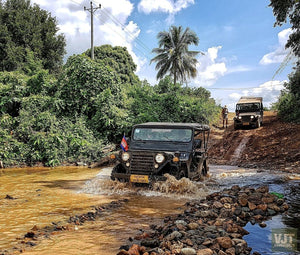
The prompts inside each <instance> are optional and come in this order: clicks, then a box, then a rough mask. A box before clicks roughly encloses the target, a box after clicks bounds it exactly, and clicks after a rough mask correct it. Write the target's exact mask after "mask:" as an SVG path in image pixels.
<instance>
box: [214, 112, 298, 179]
mask: <svg viewBox="0 0 300 255" xmlns="http://www.w3.org/2000/svg"><path fill="white" fill-rule="evenodd" d="M233 116H234V115H233V113H231V114H230V115H229V127H228V128H227V129H223V128H220V127H221V126H222V125H221V124H220V125H219V126H220V127H212V130H211V135H210V138H211V139H210V143H209V157H210V163H211V164H229V165H238V166H244V167H259V168H264V169H276V170H282V171H286V172H291V173H300V125H299V124H291V123H284V122H281V121H280V120H278V118H277V116H276V113H274V112H271V111H266V112H264V122H263V126H261V127H260V128H257V129H253V128H244V129H240V130H234V129H233V120H232V118H233Z"/></svg>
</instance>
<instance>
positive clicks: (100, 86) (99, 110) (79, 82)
mask: <svg viewBox="0 0 300 255" xmlns="http://www.w3.org/2000/svg"><path fill="white" fill-rule="evenodd" d="M57 97H58V98H59V99H60V100H61V101H62V102H63V108H62V110H61V112H60V115H61V116H67V117H70V118H71V117H76V116H84V117H85V118H86V120H87V123H88V126H89V127H90V128H91V129H92V130H93V131H94V132H95V135H96V136H97V137H101V138H102V139H103V140H110V141H112V140H114V138H115V136H116V135H117V134H118V133H120V132H122V131H121V129H122V128H123V127H124V125H125V126H126V121H127V110H126V105H125V104H126V103H125V102H126V94H125V93H124V91H123V90H122V87H121V83H120V78H119V76H118V74H117V73H116V71H114V70H113V69H112V68H110V67H109V66H107V65H105V64H104V63H103V62H95V61H93V60H91V59H90V58H89V57H87V56H86V55H84V54H83V55H74V56H72V57H70V58H69V59H68V61H67V63H66V64H65V66H64V70H63V72H62V75H61V78H60V82H59V88H58V92H57ZM127 125H128V123H127Z"/></svg>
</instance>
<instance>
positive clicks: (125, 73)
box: [85, 44, 139, 85]
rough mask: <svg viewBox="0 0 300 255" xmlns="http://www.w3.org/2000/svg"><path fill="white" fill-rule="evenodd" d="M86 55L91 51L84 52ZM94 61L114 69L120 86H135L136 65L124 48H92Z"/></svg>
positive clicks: (136, 80)
mask: <svg viewBox="0 0 300 255" xmlns="http://www.w3.org/2000/svg"><path fill="white" fill-rule="evenodd" d="M85 54H86V55H88V56H90V55H91V50H90V49H89V50H87V51H86V52H85ZM94 54H95V61H97V62H99V63H100V62H102V63H104V64H105V65H107V66H110V67H111V68H112V69H114V70H115V71H116V72H117V74H118V76H119V77H120V79H121V82H122V84H127V85H128V84H131V85H133V84H137V83H139V78H138V77H137V75H136V74H135V73H134V72H135V71H136V67H137V66H136V64H135V63H134V62H133V59H132V57H131V55H130V54H129V52H128V51H127V49H126V47H120V46H115V47H113V46H111V45H107V44H106V45H101V46H98V47H95V48H94Z"/></svg>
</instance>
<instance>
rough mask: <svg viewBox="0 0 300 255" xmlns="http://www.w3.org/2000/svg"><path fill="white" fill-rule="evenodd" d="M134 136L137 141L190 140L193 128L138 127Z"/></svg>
mask: <svg viewBox="0 0 300 255" xmlns="http://www.w3.org/2000/svg"><path fill="white" fill-rule="evenodd" d="M132 138H133V140H135V141H159V142H161V141H168V142H190V141H191V139H192V129H189V128H155V127H151V128H149V127H137V128H135V129H134V131H133V136H132Z"/></svg>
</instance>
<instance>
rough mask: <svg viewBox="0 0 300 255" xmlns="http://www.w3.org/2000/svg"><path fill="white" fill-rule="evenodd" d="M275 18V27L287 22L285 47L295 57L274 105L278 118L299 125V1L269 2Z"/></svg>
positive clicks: (281, 0) (271, 0)
mask: <svg viewBox="0 0 300 255" xmlns="http://www.w3.org/2000/svg"><path fill="white" fill-rule="evenodd" d="M269 6H271V7H272V8H273V13H274V16H275V18H276V22H275V24H274V25H275V26H281V25H282V24H283V23H285V22H287V21H289V22H290V24H291V25H292V33H291V34H290V36H289V39H288V41H287V43H286V45H285V47H286V48H290V49H291V50H292V52H293V53H294V55H295V57H296V67H295V68H294V72H293V73H292V74H290V76H289V82H288V83H286V84H285V88H286V89H285V90H283V91H282V92H281V96H280V98H279V101H278V103H277V105H276V107H277V108H278V114H279V116H280V117H281V118H282V119H284V120H286V121H289V122H298V123H300V108H299V106H300V103H299V102H300V79H299V77H300V1H299V0H286V1H283V0H270V5H269Z"/></svg>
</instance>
